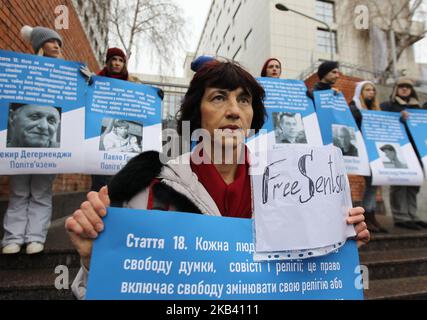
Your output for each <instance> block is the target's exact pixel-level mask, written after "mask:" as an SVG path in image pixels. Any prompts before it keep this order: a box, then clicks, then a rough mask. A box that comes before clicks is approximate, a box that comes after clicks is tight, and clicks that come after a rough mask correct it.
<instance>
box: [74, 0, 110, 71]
mask: <svg viewBox="0 0 427 320" xmlns="http://www.w3.org/2000/svg"><path fill="white" fill-rule="evenodd" d="M72 2H73V5H74V8H75V10H76V12H77V14H78V16H79V19H80V22H81V24H82V26H83V28H84V30H85V34H86V37H87V38H88V40H89V43H90V44H91V47H92V50H93V51H94V53H95V56H96V59H97V60H98V63H99V65H100V66H103V65H104V63H105V61H104V60H105V55H106V53H107V49H108V36H109V32H108V29H109V22H108V21H109V13H110V10H111V0H92V1H84V0H72Z"/></svg>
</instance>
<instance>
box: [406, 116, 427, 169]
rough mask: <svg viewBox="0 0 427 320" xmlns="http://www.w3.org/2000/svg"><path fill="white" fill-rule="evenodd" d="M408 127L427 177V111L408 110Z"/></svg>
mask: <svg viewBox="0 0 427 320" xmlns="http://www.w3.org/2000/svg"><path fill="white" fill-rule="evenodd" d="M407 111H408V113H409V117H408V120H407V122H406V123H407V125H408V128H409V132H410V134H411V136H412V138H413V140H414V142H415V147H416V148H417V151H418V155H419V157H420V159H421V162H422V164H423V168H424V175H425V177H427V110H415V109H407Z"/></svg>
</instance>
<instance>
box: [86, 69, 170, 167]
mask: <svg viewBox="0 0 427 320" xmlns="http://www.w3.org/2000/svg"><path fill="white" fill-rule="evenodd" d="M93 80H94V81H93V83H92V84H91V85H90V86H89V88H88V93H87V102H86V105H87V107H86V130H85V148H84V149H85V172H86V173H88V174H104V175H113V174H115V173H117V172H118V171H120V170H121V169H122V168H123V167H124V166H125V165H126V163H127V162H128V161H129V160H130V159H132V158H133V157H135V156H137V155H138V154H139V153H141V152H143V151H148V150H157V151H160V150H161V147H162V132H161V131H162V124H161V100H160V98H159V96H158V94H157V89H155V88H153V87H150V86H146V85H143V84H137V83H132V82H129V81H122V80H117V79H111V78H106V77H100V76H95V77H93Z"/></svg>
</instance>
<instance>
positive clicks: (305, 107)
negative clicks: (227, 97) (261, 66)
mask: <svg viewBox="0 0 427 320" xmlns="http://www.w3.org/2000/svg"><path fill="white" fill-rule="evenodd" d="M257 80H258V82H259V83H260V84H261V85H262V87H263V88H264V90H265V93H266V98H265V101H264V102H265V107H266V110H267V115H268V118H267V120H266V122H265V124H264V127H263V129H264V130H265V131H266V132H264V134H267V137H265V136H264V137H263V138H264V139H266V141H267V143H265V144H264V145H265V146H268V147H269V148H273V149H278V148H282V147H283V146H285V145H289V144H298V145H301V144H305V145H314V146H321V145H322V137H321V135H320V128H319V123H318V121H317V115H316V112H315V110H314V107H313V103H312V101H311V99H310V98H308V97H307V87H306V86H305V84H304V82H303V81H300V80H286V79H276V78H258V79H257ZM261 135H262V134H261ZM249 145H250V144H249Z"/></svg>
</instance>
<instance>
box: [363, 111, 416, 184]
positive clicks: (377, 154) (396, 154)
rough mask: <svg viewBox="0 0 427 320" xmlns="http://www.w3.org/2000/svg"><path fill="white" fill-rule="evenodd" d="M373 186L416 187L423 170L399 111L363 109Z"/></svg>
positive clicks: (364, 129)
mask: <svg viewBox="0 0 427 320" xmlns="http://www.w3.org/2000/svg"><path fill="white" fill-rule="evenodd" d="M362 116H363V120H362V131H363V136H364V137H365V142H366V147H367V150H368V156H369V161H370V165H371V170H372V184H373V185H392V186H399V185H403V186H419V185H422V183H423V172H422V169H421V166H420V163H419V161H418V158H417V156H416V154H415V151H414V149H413V147H412V144H411V142H410V141H409V138H408V136H407V134H406V130H405V127H404V125H403V123H402V122H400V113H398V112H386V111H372V110H362Z"/></svg>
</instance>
